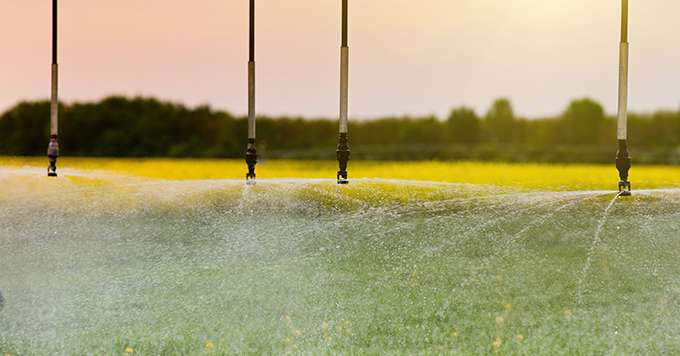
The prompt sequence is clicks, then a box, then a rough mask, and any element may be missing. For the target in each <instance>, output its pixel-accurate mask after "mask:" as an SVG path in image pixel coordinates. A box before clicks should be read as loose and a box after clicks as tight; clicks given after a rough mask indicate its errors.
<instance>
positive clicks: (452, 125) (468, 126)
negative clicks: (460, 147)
mask: <svg viewBox="0 0 680 356" xmlns="http://www.w3.org/2000/svg"><path fill="white" fill-rule="evenodd" d="M448 126H449V137H450V138H451V140H452V141H453V142H455V143H466V144H476V143H479V141H480V139H481V123H480V120H479V117H478V116H477V114H476V113H475V111H474V110H473V109H471V108H468V107H460V108H457V109H454V110H452V111H451V114H449V119H448Z"/></svg>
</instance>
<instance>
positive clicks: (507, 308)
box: [503, 303, 512, 312]
mask: <svg viewBox="0 0 680 356" xmlns="http://www.w3.org/2000/svg"><path fill="white" fill-rule="evenodd" d="M503 308H505V311H507V312H511V311H512V304H510V303H508V304H506V305H504V306H503Z"/></svg>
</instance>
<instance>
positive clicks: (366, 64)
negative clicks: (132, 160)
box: [0, 0, 680, 118]
mask: <svg viewBox="0 0 680 356" xmlns="http://www.w3.org/2000/svg"><path fill="white" fill-rule="evenodd" d="M50 3H51V2H50V1H48V0H21V1H19V0H0V14H2V21H0V81H1V82H2V85H1V86H0V111H4V110H6V109H8V108H9V107H11V106H12V105H14V104H15V103H16V102H18V101H20V100H24V99H30V100H34V99H46V98H48V97H49V89H50V83H49V79H50V26H51V24H50V19H51V17H50V16H51V15H50V11H51V4H50ZM349 6H350V33H349V36H350V37H349V40H350V53H351V59H350V114H351V116H352V117H354V118H374V117H381V116H388V115H427V114H436V115H439V116H445V115H446V114H447V113H448V112H449V110H450V109H451V108H453V107H457V106H461V105H465V106H469V107H472V108H474V109H476V110H477V111H478V112H480V113H483V112H484V111H486V110H487V109H488V107H489V105H490V104H491V102H492V101H493V99H495V98H497V97H501V96H503V97H508V98H510V99H511V100H512V101H513V103H514V105H515V109H516V111H517V112H518V113H519V114H521V115H524V116H529V117H540V116H547V115H555V114H559V113H560V112H561V111H562V110H564V108H565V107H566V105H567V104H568V102H569V101H570V100H571V99H574V98H579V97H584V96H588V97H592V98H594V99H596V100H598V101H600V102H602V103H603V104H604V106H605V108H606V110H607V111H608V112H609V113H614V112H615V110H616V101H617V78H618V75H617V71H618V40H619V21H620V17H619V16H620V9H619V7H620V1H618V0H512V1H508V0H419V1H414V0H350V4H349ZM630 7H631V10H630V11H631V20H630V26H631V28H630V42H631V62H630V65H631V69H630V85H631V89H630V108H631V110H633V111H638V112H646V111H653V110H657V109H677V108H679V107H680V90H679V89H680V88H679V87H680V70H677V69H676V67H677V64H678V63H680V40H678V38H677V33H678V32H679V31H680V28H679V27H680V23H678V22H677V14H678V13H680V1H677V0H644V1H640V0H637V1H636V0H631V4H630ZM60 21H61V23H60V37H61V38H60V53H59V61H60V67H61V97H62V99H63V100H65V101H67V102H73V101H83V100H97V99H100V98H102V97H105V96H107V95H111V94H123V95H145V96H155V97H159V98H162V99H168V100H173V101H177V102H181V103H184V104H187V105H191V106H195V105H201V104H209V105H211V106H212V107H214V108H217V109H221V110H227V111H229V112H231V113H234V114H239V115H240V114H244V113H245V112H246V111H247V97H246V94H247V90H246V89H247V71H246V70H247V60H248V57H247V56H248V53H247V52H248V1H247V0H195V1H186V0H183V1H180V0H116V1H111V0H60ZM339 45H340V1H339V0H286V1H283V0H257V66H258V67H257V75H258V77H257V89H258V93H257V107H258V112H260V113H263V114H268V115H293V116H298V115H300V116H305V117H328V118H333V117H337V113H338V105H339V86H338V84H339Z"/></svg>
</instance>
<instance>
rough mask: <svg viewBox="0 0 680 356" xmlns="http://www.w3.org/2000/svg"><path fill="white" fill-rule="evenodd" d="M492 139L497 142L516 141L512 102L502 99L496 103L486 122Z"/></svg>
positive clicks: (492, 106) (487, 114)
mask: <svg viewBox="0 0 680 356" xmlns="http://www.w3.org/2000/svg"><path fill="white" fill-rule="evenodd" d="M484 123H485V124H486V127H487V129H488V130H489V134H490V136H491V139H492V140H493V141H495V142H502V143H507V142H512V141H514V136H513V134H514V128H515V112H514V110H513V108H512V104H511V103H510V100H508V99H505V98H501V99H497V100H496V101H494V103H493V104H492V105H491V109H489V111H488V112H487V113H486V117H485V120H484Z"/></svg>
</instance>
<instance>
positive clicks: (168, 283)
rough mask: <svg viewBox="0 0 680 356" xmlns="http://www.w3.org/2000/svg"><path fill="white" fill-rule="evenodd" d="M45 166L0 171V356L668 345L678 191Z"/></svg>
mask: <svg viewBox="0 0 680 356" xmlns="http://www.w3.org/2000/svg"><path fill="white" fill-rule="evenodd" d="M42 173H43V172H42V171H40V170H33V169H3V171H2V172H0V222H1V223H0V290H1V291H2V295H3V296H4V308H2V304H3V303H2V299H0V352H8V353H12V354H114V353H115V354H120V353H122V352H123V350H124V349H125V348H126V347H128V346H130V347H134V348H135V350H136V351H137V352H140V353H147V354H159V353H163V352H166V353H178V354H186V353H189V354H194V353H202V352H206V345H212V347H214V350H215V351H220V352H224V353H259V354H261V353H280V352H294V353H297V352H300V353H315V354H316V353H334V352H347V353H352V352H377V351H381V352H390V351H395V352H396V351H402V352H418V351H423V350H424V351H428V352H433V353H451V352H453V353H455V352H463V353H486V352H489V351H492V350H494V349H498V350H500V349H502V350H505V351H507V352H519V353H526V354H532V353H541V352H542V351H543V352H545V350H550V349H552V350H562V351H563V352H566V353H599V352H604V351H611V352H613V353H617V352H624V353H628V352H630V353H649V352H652V353H656V352H659V353H674V352H680V308H679V307H680V299H679V298H680V280H679V279H680V277H678V276H680V265H679V264H678V263H677V261H678V260H680V252H679V251H680V219H678V217H679V215H680V213H679V212H680V209H679V208H680V191H678V190H672V189H669V190H655V191H652V190H650V191H638V192H635V195H634V196H633V197H632V198H626V199H623V198H619V199H615V198H614V197H615V194H614V193H612V192H606V191H577V192H538V191H519V190H512V189H506V188H498V187H493V186H474V185H464V184H445V183H435V182H416V181H412V182H409V181H390V180H373V179H370V180H369V179H366V180H362V179H356V180H352V182H351V184H350V185H349V186H346V187H339V186H337V185H336V184H335V181H333V180H260V181H259V182H258V184H257V185H255V186H246V185H244V184H243V182H242V181H231V180H209V181H165V180H147V179H140V178H131V177H124V176H116V175H113V174H107V173H97V172H87V171H68V170H66V169H65V170H64V172H63V174H62V177H59V178H57V179H53V180H48V179H47V178H44V177H43V176H42ZM211 350H212V348H211V349H210V350H208V351H211Z"/></svg>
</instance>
